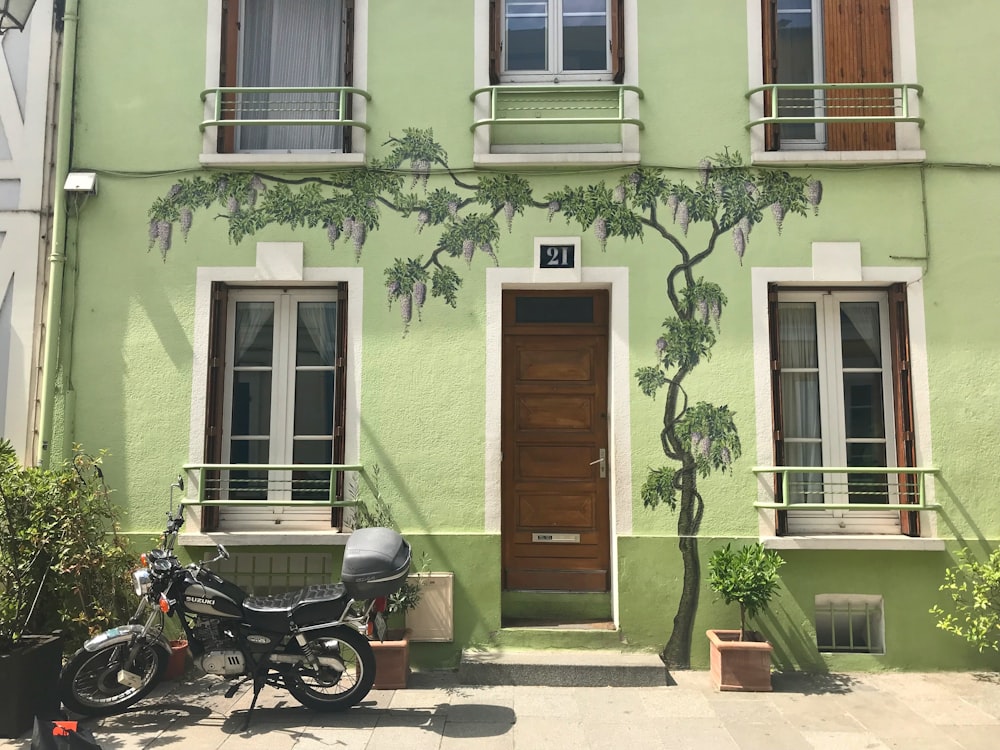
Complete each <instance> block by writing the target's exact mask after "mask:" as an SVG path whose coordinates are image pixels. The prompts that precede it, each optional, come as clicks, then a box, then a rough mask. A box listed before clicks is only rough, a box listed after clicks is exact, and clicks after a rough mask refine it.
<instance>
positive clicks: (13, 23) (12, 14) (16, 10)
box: [0, 0, 35, 34]
mask: <svg viewBox="0 0 1000 750" xmlns="http://www.w3.org/2000/svg"><path fill="white" fill-rule="evenodd" d="M33 7H35V0H0V34H3V33H4V32H7V31H10V30H11V29H16V30H17V31H22V30H23V29H24V25H25V24H26V23H27V22H28V16H29V15H30V14H31V9H32V8H33Z"/></svg>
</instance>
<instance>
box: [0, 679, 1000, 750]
mask: <svg viewBox="0 0 1000 750" xmlns="http://www.w3.org/2000/svg"><path fill="white" fill-rule="evenodd" d="M669 682H671V683H673V684H670V685H661V686H658V687H603V688H593V687H586V688H585V687H527V686H516V685H499V686H471V685H462V684H460V683H459V681H458V678H457V676H456V675H455V674H453V673H431V674H416V675H413V676H412V677H411V683H410V687H409V688H408V689H406V690H397V691H382V692H380V691H373V692H372V693H371V694H369V696H368V698H367V699H366V700H365V702H364V703H363V704H362V705H361V706H358V707H355V708H354V709H352V710H350V711H348V712H346V713H342V714H319V713H315V712H313V711H309V710H307V709H305V708H302V707H301V706H299V705H298V704H297V703H296V702H295V701H294V700H293V699H292V698H291V697H290V696H289V695H288V694H287V693H285V692H283V691H277V690H272V689H270V688H265V691H264V692H263V693H262V694H261V699H260V701H259V702H258V708H257V709H255V711H254V713H253V718H252V721H251V723H250V728H249V731H244V730H243V726H244V721H245V718H246V713H245V712H246V708H247V706H248V705H249V703H250V694H249V692H248V691H247V690H244V691H242V692H241V693H239V694H238V695H237V696H235V697H234V698H232V699H226V698H225V697H224V695H223V693H224V692H225V687H226V686H225V683H223V682H222V681H220V680H219V679H218V678H214V677H207V676H202V677H191V678H188V679H186V680H184V681H180V682H172V683H166V684H164V685H162V686H160V687H159V688H157V690H156V691H155V692H154V693H153V695H152V696H151V697H149V698H147V699H146V700H144V701H142V702H141V703H139V704H138V705H137V706H135V707H133V709H132V710H131V711H129V712H128V713H126V714H123V715H121V716H117V717H111V718H108V719H104V720H101V721H89V722H86V724H85V725H86V726H89V727H90V728H91V730H92V731H93V732H94V735H95V737H96V738H97V740H98V742H100V743H101V745H102V747H103V748H104V750H139V749H140V748H160V747H171V746H173V747H176V748H184V750H187V749H188V748H192V749H195V750H201V749H202V748H204V749H205V750H212V749H214V748H219V747H224V748H226V750H238V749H239V750H255V748H264V749H266V750H289V749H291V748H294V750H319V749H320V748H331V747H333V748H339V749H343V750H353V749H355V748H357V749H358V750H361V749H362V748H364V749H367V750H373V749H376V748H388V749H390V750H422V749H423V748H503V749H505V750H510V749H511V748H517V750H525V749H534V748H539V749H544V750H560V749H561V748H571V749H572V750H587V749H588V748H615V749H618V748H629V747H633V748H637V747H643V748H647V747H664V748H671V749H672V750H685V749H688V748H690V749H691V750H703V749H709V750H734V749H736V748H740V749H742V750H756V749H757V748H760V750H765V749H766V750H799V749H802V750H807V749H810V748H815V749H817V750H861V749H862V748H864V750H883V749H884V748H905V750H925V749H926V750H956V749H957V748H968V750H995V748H998V747H1000V675H998V674H997V673H993V672H991V673H953V672H942V673H931V674H916V673H887V674H831V675H812V676H808V675H799V674H795V675H775V678H774V687H775V692H773V693H718V692H715V691H714V690H712V688H711V686H710V685H709V677H708V673H706V672H675V673H673V674H672V675H671V676H670V678H669ZM29 745H30V741H29V738H24V739H21V740H0V748H17V749H18V750H21V749H24V750H27V748H28V747H29Z"/></svg>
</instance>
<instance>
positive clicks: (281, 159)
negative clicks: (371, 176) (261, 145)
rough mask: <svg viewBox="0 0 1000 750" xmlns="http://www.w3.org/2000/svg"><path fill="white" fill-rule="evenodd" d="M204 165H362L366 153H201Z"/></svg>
mask: <svg viewBox="0 0 1000 750" xmlns="http://www.w3.org/2000/svg"><path fill="white" fill-rule="evenodd" d="M198 161H199V163H200V164H201V165H202V166H203V167H257V168H261V169H272V168H285V169H295V168H296V167H316V166H332V167H360V166H364V164H365V155H364V154H336V153H297V154H278V153H275V154H264V153H245V154H201V156H200V157H199V159H198Z"/></svg>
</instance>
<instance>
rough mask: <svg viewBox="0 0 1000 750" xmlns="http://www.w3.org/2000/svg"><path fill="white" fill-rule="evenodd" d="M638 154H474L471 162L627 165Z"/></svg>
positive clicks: (487, 164)
mask: <svg viewBox="0 0 1000 750" xmlns="http://www.w3.org/2000/svg"><path fill="white" fill-rule="evenodd" d="M639 161H640V156H639V154H638V153H634V152H624V153H623V152H620V151H619V152H617V153H591V152H580V153H570V152H563V151H559V152H549V153H544V154H530V153H517V154H476V155H475V157H474V158H473V164H475V166H477V167H510V166H517V167H554V166H567V167H571V166H578V165H580V164H587V165H593V166H604V165H606V166H627V165H632V164H638V163H639Z"/></svg>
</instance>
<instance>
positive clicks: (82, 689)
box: [59, 643, 167, 716]
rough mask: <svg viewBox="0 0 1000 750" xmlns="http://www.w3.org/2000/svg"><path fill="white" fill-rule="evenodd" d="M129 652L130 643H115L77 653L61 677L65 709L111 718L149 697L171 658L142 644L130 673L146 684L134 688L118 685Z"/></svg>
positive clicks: (61, 692)
mask: <svg viewBox="0 0 1000 750" xmlns="http://www.w3.org/2000/svg"><path fill="white" fill-rule="evenodd" d="M128 650H129V646H128V644H127V643H112V644H107V645H106V646H104V647H102V648H99V649H97V650H96V651H87V650H86V649H82V648H81V649H80V650H79V651H77V652H76V653H75V654H74V655H73V658H72V659H70V660H69V662H67V664H66V666H65V667H63V670H62V674H61V675H60V677H59V695H60V698H61V699H62V702H63V705H65V706H66V708H68V709H69V710H70V711H72V712H73V713H77V714H82V715H84V716H108V715H110V714H116V713H120V712H122V711H124V710H125V709H126V708H128V707H129V706H131V705H132V704H133V703H136V702H138V701H140V700H142V699H143V698H145V697H146V696H147V695H149V693H150V691H151V690H152V689H153V688H154V687H156V685H157V684H158V683H159V682H160V680H161V679H162V678H163V673H164V672H165V671H166V668H167V654H166V652H165V651H164V650H163V649H161V648H157V647H156V646H154V645H153V644H151V643H143V644H141V645H140V646H139V649H138V651H137V652H136V655H135V661H134V662H133V663H132V665H131V669H130V670H129V671H131V672H133V673H135V674H137V675H139V677H140V679H141V680H142V682H141V684H140V685H139V687H138V688H133V687H129V686H128V685H123V684H122V683H120V682H119V681H118V671H119V670H120V669H122V668H123V666H124V665H123V663H122V662H123V660H124V659H125V657H126V656H127V655H128Z"/></svg>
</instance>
